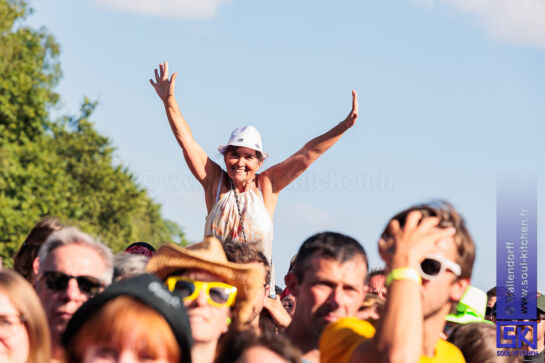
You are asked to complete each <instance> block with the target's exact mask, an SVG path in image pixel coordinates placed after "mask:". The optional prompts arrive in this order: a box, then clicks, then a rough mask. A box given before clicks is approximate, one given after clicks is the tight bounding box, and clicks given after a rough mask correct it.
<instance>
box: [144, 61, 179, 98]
mask: <svg viewBox="0 0 545 363" xmlns="http://www.w3.org/2000/svg"><path fill="white" fill-rule="evenodd" d="M177 75H178V73H176V72H174V74H173V75H172V77H171V78H170V79H168V63H167V62H164V63H163V64H159V71H157V68H155V82H153V80H151V79H150V80H149V81H150V83H151V85H152V86H153V88H155V92H157V95H158V96H159V98H161V100H163V102H166V101H167V100H168V98H169V97H171V96H174V83H175V82H174V81H175V80H176V76H177Z"/></svg>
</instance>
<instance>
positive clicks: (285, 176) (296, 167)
mask: <svg viewBox="0 0 545 363" xmlns="http://www.w3.org/2000/svg"><path fill="white" fill-rule="evenodd" d="M357 118H358V95H357V93H356V91H355V90H352V110H351V111H350V113H349V114H348V116H347V117H346V119H345V120H344V121H341V122H340V123H339V124H338V125H337V126H335V127H333V128H332V129H331V130H329V131H328V132H326V133H325V134H322V135H320V136H318V137H315V138H314V139H312V140H310V141H309V142H307V143H306V144H305V146H303V147H302V148H301V149H300V150H299V151H297V152H296V153H295V154H293V155H292V156H290V157H289V158H287V159H286V160H284V161H282V162H281V163H279V164H276V165H274V166H272V167H270V168H269V169H267V170H266V171H265V172H264V173H263V174H264V176H265V177H268V178H269V179H270V182H271V186H272V192H273V193H278V192H279V191H280V190H282V189H284V188H285V187H286V186H288V185H289V184H290V183H291V182H292V181H294V180H295V179H296V178H297V177H298V176H299V175H301V173H303V172H304V171H305V170H306V169H307V168H308V167H309V166H310V165H311V164H312V163H313V162H314V161H316V159H318V158H319V157H320V156H321V155H322V154H323V153H325V152H326V151H327V150H328V149H329V148H330V147H331V146H333V145H334V144H335V143H336V142H337V141H338V140H339V139H340V138H341V136H342V135H343V134H344V133H345V131H346V130H348V129H349V128H351V127H352V126H354V123H355V122H356V119H357Z"/></svg>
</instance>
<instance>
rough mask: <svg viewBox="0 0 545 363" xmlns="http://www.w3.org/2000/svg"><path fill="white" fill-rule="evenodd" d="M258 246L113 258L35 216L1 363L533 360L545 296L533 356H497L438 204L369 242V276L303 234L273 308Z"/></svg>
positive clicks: (491, 312) (467, 258)
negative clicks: (372, 256) (373, 258)
mask: <svg viewBox="0 0 545 363" xmlns="http://www.w3.org/2000/svg"><path fill="white" fill-rule="evenodd" d="M256 246H257V245H253V244H249V243H241V242H234V241H226V242H223V243H222V242H220V241H219V240H218V239H217V238H216V237H214V236H208V237H206V238H204V239H203V241H201V242H198V243H195V244H192V245H189V246H187V247H180V246H178V245H174V244H163V245H161V246H159V248H158V249H157V250H155V248H154V247H153V246H152V245H151V244H148V243H145V242H136V243H132V244H130V245H129V246H127V248H126V250H125V251H123V252H121V253H118V254H117V255H115V256H113V255H112V252H111V251H110V249H109V248H108V247H107V246H106V245H104V244H103V243H101V242H99V241H97V240H96V239H94V238H93V237H91V236H89V235H88V234H86V233H84V232H82V231H81V230H79V229H77V228H76V227H72V226H67V225H63V224H61V223H60V222H59V220H58V219H56V218H51V217H47V218H44V219H42V220H41V221H39V222H38V223H37V224H36V226H35V227H34V228H33V229H32V230H31V231H30V233H29V235H28V237H27V238H26V240H25V241H24V243H23V244H22V245H21V247H20V249H19V251H18V252H17V254H16V256H15V258H14V270H13V271H11V270H3V271H0V319H1V321H0V342H1V345H0V347H2V349H0V361H2V362H37V363H40V362H199V363H200V362H202V363H213V362H259V363H264V362H336V363H337V362H347V363H349V362H445V363H448V362H479V363H482V362H523V361H524V362H543V361H544V354H545V345H544V338H545V320H541V319H542V318H543V319H545V296H539V297H538V300H537V309H538V311H537V314H538V315H537V316H538V321H537V344H538V346H537V349H531V347H525V348H524V349H526V351H527V352H528V354H527V355H520V356H518V355H517V356H514V355H513V356H509V354H507V353H509V351H507V350H506V351H505V353H506V354H504V355H500V354H499V353H498V352H502V350H500V349H498V348H497V346H496V327H495V299H496V291H495V289H494V288H493V289H490V290H489V291H488V292H487V293H485V292H484V291H482V290H480V289H478V288H476V287H474V286H471V285H470V279H471V272H472V268H473V262H474V259H475V245H474V243H473V240H472V238H471V235H470V234H469V232H468V230H467V229H466V227H465V223H464V220H463V219H462V217H461V216H460V215H459V214H458V213H457V212H456V210H455V209H454V208H453V207H452V206H451V205H449V204H447V203H442V204H437V203H436V204H422V205H417V206H414V207H411V208H408V209H406V210H404V211H402V212H400V213H398V214H396V215H395V216H393V217H392V218H391V220H390V221H389V222H388V223H387V227H386V228H385V230H384V232H383V233H382V236H381V238H380V239H379V242H378V247H379V251H380V255H381V257H382V259H383V261H384V266H383V268H381V269H375V270H372V271H371V272H369V264H368V259H367V254H366V252H365V249H364V247H363V246H362V245H361V244H360V243H359V242H358V241H356V240H355V239H353V238H351V237H349V236H347V235H344V234H341V233H336V232H321V233H318V234H315V235H313V236H311V237H309V238H308V239H307V240H306V241H304V242H303V243H302V245H301V247H300V248H299V251H298V253H297V254H296V255H295V256H294V258H293V259H292V261H291V264H290V269H289V271H287V272H286V274H285V278H284V281H285V283H286V287H285V289H283V290H279V291H278V294H277V296H276V297H275V298H272V297H271V296H270V294H269V289H270V280H271V265H270V264H269V259H268V258H267V257H266V256H265V255H264V253H263V252H262V251H260V250H259V249H258V248H257V247H256ZM275 287H276V288H278V287H277V286H275Z"/></svg>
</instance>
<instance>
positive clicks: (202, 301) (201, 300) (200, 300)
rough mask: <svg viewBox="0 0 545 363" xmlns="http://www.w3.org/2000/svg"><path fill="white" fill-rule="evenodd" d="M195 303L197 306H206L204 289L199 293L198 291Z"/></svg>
mask: <svg viewBox="0 0 545 363" xmlns="http://www.w3.org/2000/svg"><path fill="white" fill-rule="evenodd" d="M195 303H196V304H197V305H198V306H206V305H208V295H207V293H206V291H205V289H204V288H203V289H201V291H199V295H198V296H197V298H196V299H195Z"/></svg>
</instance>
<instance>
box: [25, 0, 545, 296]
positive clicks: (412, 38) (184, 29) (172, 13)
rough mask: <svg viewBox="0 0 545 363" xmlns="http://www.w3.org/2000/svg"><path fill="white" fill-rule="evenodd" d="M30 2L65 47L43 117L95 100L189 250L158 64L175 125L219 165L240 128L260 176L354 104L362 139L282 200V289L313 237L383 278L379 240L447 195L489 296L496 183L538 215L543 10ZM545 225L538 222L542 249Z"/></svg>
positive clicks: (276, 253) (436, 4)
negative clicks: (258, 159) (172, 80)
mask: <svg viewBox="0 0 545 363" xmlns="http://www.w3.org/2000/svg"><path fill="white" fill-rule="evenodd" d="M30 4H31V6H32V7H33V8H34V9H35V13H34V14H33V15H32V16H31V17H29V19H28V21H27V23H29V24H31V25H33V26H35V27H38V26H45V27H46V28H47V29H48V30H49V31H50V32H51V33H52V34H53V35H54V36H55V37H56V39H57V40H58V42H59V43H60V45H61V52H62V54H61V57H60V59H61V62H62V68H63V79H62V81H61V83H60V85H59V86H58V89H57V90H58V92H59V93H60V94H61V97H62V105H61V107H59V108H58V109H57V110H54V111H53V112H54V113H55V114H66V113H76V112H77V110H78V107H79V104H80V103H81V101H82V99H83V97H84V96H88V97H90V98H91V99H93V100H98V101H99V106H98V108H97V110H96V112H95V114H94V116H93V120H94V121H95V123H96V126H97V128H98V129H99V130H100V131H101V132H102V133H104V134H105V135H107V136H109V137H110V138H111V139H112V140H113V143H114V144H115V145H116V146H117V159H118V162H122V163H123V164H125V165H127V166H128V167H129V168H130V170H131V171H132V172H133V173H134V174H135V175H136V176H137V177H138V180H139V182H140V184H141V185H142V186H144V187H146V188H147V189H148V190H149V192H150V194H151V196H152V197H153V198H154V199H155V200H157V201H158V202H160V203H161V204H162V206H163V207H162V211H163V214H164V215H165V216H166V217H167V218H169V219H172V220H175V221H176V222H178V223H179V224H180V225H182V226H183V227H184V229H185V231H186V233H187V235H188V237H189V239H191V240H194V241H197V240H200V238H202V233H203V229H204V219H205V217H206V208H205V204H204V196H203V192H202V190H201V187H200V185H199V184H198V183H197V182H196V181H195V180H193V178H192V176H191V174H190V172H189V170H188V169H187V167H186V166H185V164H184V161H183V157H182V154H181V150H180V149H179V147H178V145H177V143H176V142H175V140H174V137H173V136H172V135H171V132H170V128H169V126H168V122H167V120H166V117H165V115H164V110H163V107H162V104H161V102H160V101H159V99H158V98H157V96H156V95H155V92H154V90H153V89H152V87H151V86H150V85H149V81H148V79H149V78H151V77H152V74H153V69H154V68H155V67H156V66H157V65H158V64H159V63H160V62H162V61H164V60H167V61H169V64H170V69H171V70H173V71H177V72H178V79H177V84H176V96H177V99H178V102H179V103H180V107H181V109H182V112H183V114H184V116H185V118H186V120H187V121H188V122H189V124H190V126H191V128H192V130H193V134H194V137H195V138H196V139H197V140H198V141H199V142H200V143H201V145H202V146H203V148H204V149H205V150H206V151H207V152H208V153H209V155H210V156H211V157H212V158H213V159H215V160H216V161H218V162H221V160H222V159H221V157H220V155H219V153H218V152H217V147H218V145H220V144H224V143H225V142H226V141H227V139H228V137H229V134H230V132H231V130H232V129H233V128H235V127H237V126H240V125H244V124H253V125H255V126H256V127H257V128H258V129H259V130H260V132H261V134H262V137H263V143H264V148H265V150H266V151H268V152H269V153H270V154H271V157H270V159H269V160H268V161H267V162H266V164H265V165H264V168H266V167H267V166H271V165H274V164H275V163H277V162H280V161H281V160H283V159H284V158H286V157H288V156H289V155H291V154H292V153H293V152H295V151H296V150H298V149H299V148H300V147H301V146H302V145H303V144H304V143H305V142H306V141H308V140H309V139H310V138H312V137H314V136H317V135H319V134H320V133H322V132H325V131H327V130H328V129H329V128H331V127H333V126H334V125H335V124H336V123H337V122H339V121H341V120H342V119H344V117H345V116H346V115H347V114H348V112H349V110H350V102H351V98H350V97H351V96H350V91H351V89H352V88H354V89H356V90H357V91H358V94H359V104H360V117H359V119H358V122H357V124H356V126H354V127H353V128H352V129H351V130H349V131H348V132H347V133H346V134H345V135H344V136H343V138H342V139H341V140H340V142H339V143H338V144H337V145H335V146H334V147H333V148H332V149H331V150H330V151H328V152H327V154H325V155H324V156H323V157H322V158H321V159H319V160H318V161H317V162H316V163H315V164H314V165H313V166H312V167H311V168H310V169H309V170H308V171H307V172H306V173H305V174H303V176H301V178H300V179H299V180H298V181H297V182H295V183H294V184H293V185H292V186H290V187H289V188H288V189H286V190H284V191H283V192H282V193H281V196H280V199H279V202H278V208H277V211H276V216H275V220H274V222H275V242H274V246H273V257H274V260H275V264H276V269H277V280H278V281H282V276H283V274H284V273H285V272H286V270H287V266H288V263H289V259H290V258H291V256H292V255H293V254H295V253H296V251H297V249H298V247H299V246H300V244H301V243H302V242H303V241H304V240H305V239H306V238H307V237H308V236H310V235H311V234H314V233H316V232H319V231H323V230H334V231H340V232H343V233H346V234H349V235H351V236H353V237H355V238H357V239H358V240H359V241H360V242H361V243H362V244H363V245H364V247H365V248H366V250H367V251H368V253H369V255H370V262H371V266H372V267H379V266H381V261H380V259H379V257H378V255H377V248H376V240H377V238H378V236H379V234H380V232H381V231H382V229H383V228H384V225H385V223H386V222H387V221H388V219H389V218H390V217H391V216H392V215H393V214H395V213H396V212H398V211H400V210H401V209H403V208H406V207H408V206H410V205H412V204H415V203H418V202H422V201H428V200H430V199H435V198H444V199H447V200H449V201H451V202H452V203H453V204H454V205H455V206H456V207H457V208H458V209H459V210H460V212H461V213H462V214H463V215H464V216H465V218H466V220H467V222H468V224H469V228H470V230H471V232H472V233H473V235H474V238H475V241H476V244H477V260H476V264H475V268H474V279H473V284H474V285H476V286H477V287H480V288H482V289H485V290H486V289H488V288H490V287H492V286H494V285H495V228H496V224H495V218H496V209H495V206H496V199H495V198H496V195H495V182H496V175H497V174H498V173H514V174H519V175H524V174H526V173H531V174H534V175H536V176H537V177H538V187H539V194H538V205H539V212H538V216H543V215H544V213H543V206H544V205H545V203H544V202H545V200H544V199H545V198H544V188H543V187H544V180H545V179H544V171H543V160H544V156H545V146H544V142H543V141H544V140H545V137H544V136H545V126H544V122H543V121H544V115H545V102H544V101H545V67H543V65H544V64H545V23H543V21H542V19H543V17H544V16H545V2H544V1H543V0H527V1H524V2H522V1H521V2H516V1H510V0H479V1H475V0H435V1H434V0H394V1H355V0H354V1H336V2H332V1H307V0H302V1H295V2H294V1H284V0H280V1H275V2H261V1H250V0H231V1H229V0H199V1H188V0H177V1H176V0H157V1H145V0H80V1H68V0H56V1H31V2H30ZM544 226H545V223H543V218H541V221H540V223H539V226H538V236H539V237H538V241H539V244H541V245H542V244H543V238H542V237H543V236H544V235H545V233H544V232H545V230H544ZM544 257H545V253H544V252H543V249H540V250H539V254H538V258H540V259H542V260H543V258H544ZM539 275H540V276H542V277H543V276H545V263H541V264H540V267H539ZM544 280H545V279H543V278H542V279H539V289H540V290H541V291H545V281H544Z"/></svg>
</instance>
